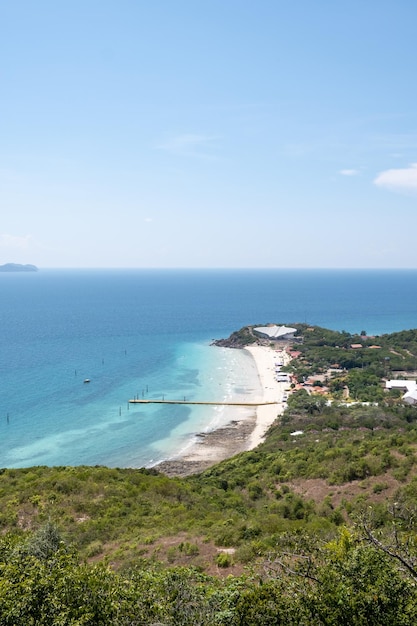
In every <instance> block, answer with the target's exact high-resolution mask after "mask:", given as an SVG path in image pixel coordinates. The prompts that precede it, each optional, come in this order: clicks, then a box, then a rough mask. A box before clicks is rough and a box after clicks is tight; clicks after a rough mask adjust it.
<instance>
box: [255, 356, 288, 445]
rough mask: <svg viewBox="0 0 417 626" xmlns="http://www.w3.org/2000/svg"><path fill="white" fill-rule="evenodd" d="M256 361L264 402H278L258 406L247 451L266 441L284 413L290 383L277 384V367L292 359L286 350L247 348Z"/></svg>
mask: <svg viewBox="0 0 417 626" xmlns="http://www.w3.org/2000/svg"><path fill="white" fill-rule="evenodd" d="M245 349H246V350H247V351H248V352H250V354H251V355H252V357H253V358H254V359H255V363H256V367H257V370H258V376H259V378H260V381H261V386H262V389H263V398H262V399H260V401H262V402H276V404H271V405H266V406H258V408H257V410H256V425H255V428H254V429H253V431H252V433H251V435H250V437H249V440H248V445H247V448H246V449H247V450H252V449H253V448H256V446H258V445H259V444H260V443H261V442H262V441H263V439H264V437H265V434H266V432H267V430H268V428H269V427H270V426H271V425H272V424H273V423H274V421H275V420H276V418H277V416H278V415H281V414H282V413H283V411H284V405H283V397H284V394H285V390H286V389H287V387H288V386H289V385H288V383H283V382H277V380H276V367H277V363H278V362H282V363H283V365H287V364H288V363H289V361H290V357H289V355H288V353H287V352H286V351H285V350H280V351H276V350H273V349H272V348H268V347H266V346H250V347H247V348H245Z"/></svg>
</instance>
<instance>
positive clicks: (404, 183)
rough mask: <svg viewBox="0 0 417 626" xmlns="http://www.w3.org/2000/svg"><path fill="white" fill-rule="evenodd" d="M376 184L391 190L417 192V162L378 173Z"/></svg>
mask: <svg viewBox="0 0 417 626" xmlns="http://www.w3.org/2000/svg"><path fill="white" fill-rule="evenodd" d="M374 184H375V185H377V186H378V187H385V188H386V189H390V190H391V191H413V192H417V163H411V165H410V166H409V167H406V168H403V169H392V170H385V171H384V172H381V173H380V174H378V176H377V177H376V178H375V180H374Z"/></svg>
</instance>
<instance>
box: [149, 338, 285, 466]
mask: <svg viewBox="0 0 417 626" xmlns="http://www.w3.org/2000/svg"><path fill="white" fill-rule="evenodd" d="M245 350H247V351H248V352H249V353H250V354H251V356H252V358H253V359H254V361H255V363H256V368H257V373H258V376H259V379H260V382H261V388H262V390H263V394H262V396H261V397H254V398H251V402H259V403H263V402H272V403H273V404H267V405H262V404H260V406H258V407H257V408H256V409H255V412H254V413H252V414H251V415H250V417H248V418H246V419H239V420H232V421H231V422H230V423H229V424H228V425H226V426H225V427H222V428H219V429H217V430H214V431H211V432H208V433H200V434H199V435H198V437H197V438H196V439H197V441H196V442H195V443H194V444H193V445H191V446H190V447H189V448H187V450H186V452H185V453H184V454H183V455H181V456H178V457H176V458H175V459H170V460H169V461H164V462H162V463H160V464H158V465H157V466H156V469H158V470H159V471H161V472H163V473H165V474H167V475H169V476H187V475H189V474H195V473H198V472H201V471H203V470H205V469H207V468H208V467H210V466H211V465H214V464H215V463H218V462H220V461H222V460H224V459H227V458H230V457H232V456H234V455H235V454H238V453H239V452H243V451H245V450H252V449H253V448H256V447H257V446H258V445H259V444H260V443H262V441H263V440H264V437H265V434H266V432H267V431H268V428H269V427H270V426H271V425H272V424H273V423H274V421H275V420H276V418H277V417H278V416H279V415H281V414H282V413H283V411H284V407H285V405H284V404H283V400H284V397H285V394H286V390H287V388H288V387H289V383H285V382H277V380H276V369H277V367H278V366H279V364H280V363H282V364H283V365H286V364H288V362H289V361H290V360H291V359H290V356H289V355H288V353H287V352H286V351H285V350H274V349H272V348H270V347H267V346H258V345H257V346H250V347H247V348H245Z"/></svg>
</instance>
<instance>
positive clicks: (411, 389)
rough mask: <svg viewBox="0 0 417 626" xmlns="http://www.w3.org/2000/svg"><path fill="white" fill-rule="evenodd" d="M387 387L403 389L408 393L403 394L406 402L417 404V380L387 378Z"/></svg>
mask: <svg viewBox="0 0 417 626" xmlns="http://www.w3.org/2000/svg"><path fill="white" fill-rule="evenodd" d="M385 387H386V389H401V390H402V391H405V392H406V393H405V394H404V395H403V398H402V399H403V400H404V402H407V403H408V404H417V381H415V380H387V382H386V383H385Z"/></svg>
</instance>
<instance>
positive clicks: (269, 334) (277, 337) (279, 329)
mask: <svg viewBox="0 0 417 626" xmlns="http://www.w3.org/2000/svg"><path fill="white" fill-rule="evenodd" d="M253 332H254V334H255V335H258V337H262V339H271V340H273V341H283V340H285V341H288V340H290V339H294V334H295V333H296V332H297V329H296V328H290V327H288V326H276V324H271V325H270V326H258V328H254V329H253Z"/></svg>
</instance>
